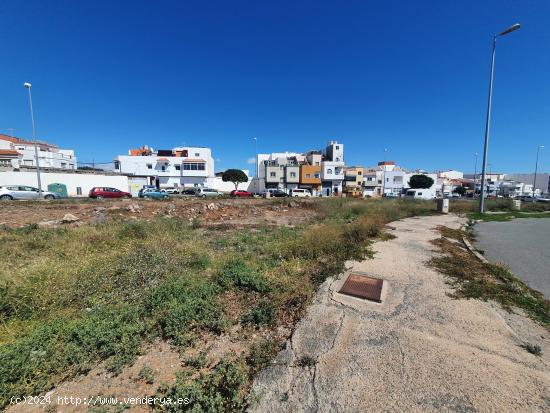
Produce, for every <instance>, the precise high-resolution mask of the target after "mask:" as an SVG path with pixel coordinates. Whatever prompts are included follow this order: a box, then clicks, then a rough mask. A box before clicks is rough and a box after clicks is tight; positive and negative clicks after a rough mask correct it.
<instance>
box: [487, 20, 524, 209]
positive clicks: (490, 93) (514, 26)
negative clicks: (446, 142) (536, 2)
mask: <svg viewBox="0 0 550 413" xmlns="http://www.w3.org/2000/svg"><path fill="white" fill-rule="evenodd" d="M520 27H521V26H520V24H519V23H516V24H514V25H512V26H510V27H508V28H507V29H506V30H504V31H503V32H501V33H499V34H496V35H494V36H493V52H492V55H491V75H490V78H489V99H488V102H487V118H486V121H485V144H484V146H483V164H482V167H481V194H480V198H479V213H480V214H483V213H484V209H485V169H486V167H487V153H488V150H489V129H490V126H491V99H492V97H493V74H494V70H495V52H496V47H497V37H500V36H505V35H507V34H508V33H512V32H513V31H516V30H518V29H519V28H520Z"/></svg>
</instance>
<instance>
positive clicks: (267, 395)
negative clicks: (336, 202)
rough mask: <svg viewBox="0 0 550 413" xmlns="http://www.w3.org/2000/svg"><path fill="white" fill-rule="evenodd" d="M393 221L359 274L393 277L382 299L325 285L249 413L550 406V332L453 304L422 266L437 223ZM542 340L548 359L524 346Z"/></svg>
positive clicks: (473, 305)
mask: <svg viewBox="0 0 550 413" xmlns="http://www.w3.org/2000/svg"><path fill="white" fill-rule="evenodd" d="M460 223H461V220H460V219H459V218H457V217H456V216H453V215H448V216H431V217H422V218H410V219H406V220H402V221H399V222H396V223H393V224H392V225H393V226H395V228H396V229H395V230H394V231H393V233H394V234H395V235H397V238H396V239H394V240H390V241H386V242H378V243H377V244H376V245H375V249H376V251H377V253H376V256H375V258H374V259H373V260H367V261H364V262H359V263H350V265H353V270H356V271H363V272H366V273H368V274H369V275H372V276H374V277H378V278H383V279H385V280H387V282H388V283H387V285H388V288H387V291H386V299H385V301H384V302H383V303H382V304H374V303H373V304H365V303H363V302H361V301H358V300H356V299H351V298H343V297H342V296H341V295H340V294H338V293H337V292H336V291H337V290H338V285H339V284H338V283H341V282H342V279H340V280H327V282H325V283H324V284H323V285H322V287H321V289H320V291H319V292H318V294H317V297H316V300H315V302H314V303H313V305H312V306H311V307H310V308H309V310H308V313H307V315H306V317H305V318H304V319H303V320H302V321H301V322H300V323H299V324H298V326H297V328H296V330H295V332H294V334H293V336H292V338H291V339H290V340H289V341H288V342H287V345H286V348H285V349H284V350H283V351H281V352H280V353H279V355H278V356H277V358H276V360H275V362H274V364H273V366H270V367H269V368H267V369H265V370H264V371H263V372H261V373H260V375H259V376H258V378H257V379H256V380H255V382H254V384H253V389H252V392H253V393H252V394H253V396H252V400H253V405H252V407H251V409H250V410H251V411H253V412H269V413H273V412H382V411H384V412H412V411H414V412H417V411H429V412H441V411H457V412H475V411H481V412H485V411H487V412H489V411H496V412H511V411H521V412H543V411H550V373H549V372H550V357H549V356H550V334H549V333H548V332H547V331H546V330H545V329H543V328H542V327H540V326H538V325H536V324H534V323H533V322H531V321H530V320H528V319H526V318H524V317H522V316H520V315H515V314H508V313H506V312H504V311H502V310H500V309H499V308H498V307H497V306H495V305H492V304H490V303H485V302H481V301H477V300H454V299H452V298H450V297H449V296H448V295H447V293H448V292H449V291H450V289H449V287H448V286H447V285H446V284H445V282H444V277H443V276H442V275H440V274H438V273H437V272H436V271H435V270H433V269H431V268H428V267H427V266H426V265H425V262H426V261H427V260H429V259H430V257H432V256H433V255H434V254H435V252H434V249H435V247H434V246H433V245H432V244H430V243H429V241H430V240H431V239H434V238H436V237H439V234H438V233H437V232H436V231H434V230H433V228H435V227H436V226H437V225H447V226H450V227H455V228H457V227H458V226H459V224H460ZM524 341H528V342H531V343H534V344H539V345H540V346H541V347H542V349H543V355H542V357H536V356H534V355H532V354H530V353H528V352H527V351H525V350H524V349H523V348H521V347H520V345H521V344H522V343H523V342H524Z"/></svg>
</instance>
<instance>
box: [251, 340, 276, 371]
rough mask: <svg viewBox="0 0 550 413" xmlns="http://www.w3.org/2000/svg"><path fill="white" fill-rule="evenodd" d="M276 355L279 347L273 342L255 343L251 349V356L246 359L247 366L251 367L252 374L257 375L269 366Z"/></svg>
mask: <svg viewBox="0 0 550 413" xmlns="http://www.w3.org/2000/svg"><path fill="white" fill-rule="evenodd" d="M276 354H277V346H276V345H275V343H274V342H273V341H270V340H263V341H260V342H259V343H254V344H253V345H252V347H251V348H250V354H249V355H248V357H247V358H246V364H247V365H248V366H249V368H250V372H251V374H256V373H257V372H259V371H260V370H261V369H263V368H264V367H266V366H268V365H269V363H270V361H271V360H272V359H273V357H275V355H276Z"/></svg>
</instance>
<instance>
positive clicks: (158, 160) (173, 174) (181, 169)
mask: <svg viewBox="0 0 550 413" xmlns="http://www.w3.org/2000/svg"><path fill="white" fill-rule="evenodd" d="M114 164H115V171H117V172H119V173H120V174H123V175H127V176H130V177H141V178H145V180H146V182H147V185H154V186H156V187H158V188H172V187H173V188H178V187H204V186H207V182H208V179H209V178H214V176H215V172H214V159H213V158H212V152H211V150H210V148H203V147H176V148H173V149H167V150H163V149H161V150H154V149H152V148H150V147H148V146H143V147H142V148H139V149H130V150H129V151H128V155H119V156H117V157H116V158H115V160H114Z"/></svg>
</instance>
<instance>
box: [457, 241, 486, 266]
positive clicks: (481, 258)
mask: <svg viewBox="0 0 550 413" xmlns="http://www.w3.org/2000/svg"><path fill="white" fill-rule="evenodd" d="M462 241H464V244H465V245H466V247H467V248H468V250H469V251H470V252H471V253H472V254H474V255H475V256H476V257H477V258H478V259H479V260H480V261H481V262H483V263H485V264H488V263H489V261H487V258H485V257H484V256H483V255H481V254H480V253H479V251H478V250H476V249H475V248H474V246H473V245H472V243H471V242H470V241H468V240H467V239H466V237H462Z"/></svg>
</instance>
